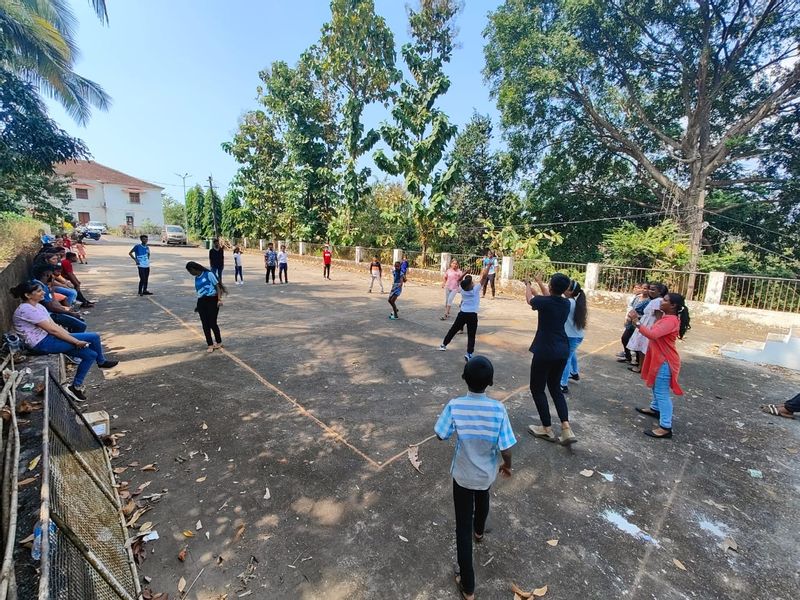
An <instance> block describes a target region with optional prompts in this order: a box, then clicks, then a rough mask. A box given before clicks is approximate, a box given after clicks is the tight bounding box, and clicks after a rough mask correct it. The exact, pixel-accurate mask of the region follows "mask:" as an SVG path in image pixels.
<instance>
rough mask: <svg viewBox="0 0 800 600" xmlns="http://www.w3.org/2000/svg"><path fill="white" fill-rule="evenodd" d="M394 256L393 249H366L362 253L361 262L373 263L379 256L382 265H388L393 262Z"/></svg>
mask: <svg viewBox="0 0 800 600" xmlns="http://www.w3.org/2000/svg"><path fill="white" fill-rule="evenodd" d="M393 254H394V253H393V252H392V249H391V248H364V249H362V251H361V260H362V261H363V262H372V258H373V257H375V256H377V257H378V260H379V261H381V264H383V265H388V264H389V263H391V262H392V258H393Z"/></svg>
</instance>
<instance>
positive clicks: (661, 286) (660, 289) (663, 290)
mask: <svg viewBox="0 0 800 600" xmlns="http://www.w3.org/2000/svg"><path fill="white" fill-rule="evenodd" d="M650 287H651V288H656V292H657V293H658V296H656V298H663V297H664V296H666V295H667V292H669V288H668V287H667V285H666V284H665V283H661V282H660V281H654V282H652V283H651V284H650Z"/></svg>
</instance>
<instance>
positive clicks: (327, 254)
mask: <svg viewBox="0 0 800 600" xmlns="http://www.w3.org/2000/svg"><path fill="white" fill-rule="evenodd" d="M332 256H333V255H332V254H331V249H330V248H329V247H328V244H325V249H324V250H323V251H322V264H323V265H324V266H323V268H322V278H323V279H330V278H331V257H332Z"/></svg>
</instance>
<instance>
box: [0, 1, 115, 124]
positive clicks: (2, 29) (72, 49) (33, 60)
mask: <svg viewBox="0 0 800 600" xmlns="http://www.w3.org/2000/svg"><path fill="white" fill-rule="evenodd" d="M92 4H93V6H94V7H95V11H96V12H97V15H98V17H99V18H100V19H101V21H103V22H107V21H108V14H107V11H106V5H105V1H104V0H92ZM76 25H77V21H76V19H75V16H74V15H73V14H72V11H71V10H70V7H69V4H68V3H67V2H65V1H64V0H35V1H34V0H0V66H2V67H3V68H5V69H8V70H9V71H11V72H13V73H15V74H17V75H19V76H20V77H22V78H23V79H25V80H27V81H29V82H30V83H32V84H34V85H35V86H36V87H37V88H38V89H40V90H41V91H42V92H43V93H45V94H46V95H49V96H52V97H54V98H56V99H57V100H58V101H59V102H60V103H61V104H62V105H63V106H64V108H65V109H66V110H67V112H68V113H69V114H70V115H71V116H72V117H74V118H75V119H76V120H77V121H78V122H79V123H81V124H84V123H85V122H86V121H87V120H88V118H89V114H90V112H91V108H92V107H95V108H99V109H101V110H106V109H107V108H108V106H109V105H110V102H111V101H110V98H109V97H108V95H107V94H106V93H105V92H104V91H103V88H102V87H100V86H99V85H98V84H96V83H95V82H93V81H91V80H89V79H86V78H85V77H82V76H80V75H78V74H77V73H76V72H75V71H74V70H73V69H74V66H75V63H76V61H77V59H78V58H79V51H78V47H77V44H76V42H75V30H76Z"/></svg>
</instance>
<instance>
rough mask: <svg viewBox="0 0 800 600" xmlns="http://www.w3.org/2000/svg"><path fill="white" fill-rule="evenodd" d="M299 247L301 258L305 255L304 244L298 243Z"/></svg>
mask: <svg viewBox="0 0 800 600" xmlns="http://www.w3.org/2000/svg"><path fill="white" fill-rule="evenodd" d="M299 245H300V256H302V255H303V254H305V253H306V243H305V242H300V244H299Z"/></svg>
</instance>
